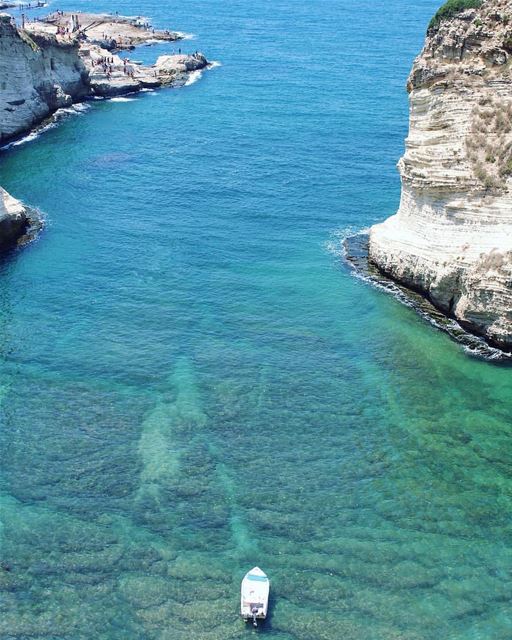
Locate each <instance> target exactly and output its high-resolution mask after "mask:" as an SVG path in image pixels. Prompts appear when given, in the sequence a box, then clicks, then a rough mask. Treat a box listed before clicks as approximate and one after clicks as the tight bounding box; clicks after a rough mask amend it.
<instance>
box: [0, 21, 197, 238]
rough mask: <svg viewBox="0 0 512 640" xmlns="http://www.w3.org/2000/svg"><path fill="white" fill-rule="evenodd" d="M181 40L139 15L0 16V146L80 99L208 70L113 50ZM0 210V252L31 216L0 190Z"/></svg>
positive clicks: (173, 81)
mask: <svg viewBox="0 0 512 640" xmlns="http://www.w3.org/2000/svg"><path fill="white" fill-rule="evenodd" d="M181 38H183V34H180V33H178V32H173V31H157V30H155V29H153V28H152V27H151V25H150V24H149V22H148V21H147V20H146V19H143V18H126V17H123V16H118V15H116V16H111V15H108V14H104V15H93V14H84V13H80V14H68V13H64V12H61V11H57V12H56V13H55V14H53V15H52V16H49V17H48V18H46V19H45V20H43V21H35V22H30V23H26V24H25V28H24V29H18V28H17V26H16V24H15V23H14V21H13V19H12V18H11V16H10V15H7V14H0V113H1V114H2V116H1V117H0V144H2V143H5V142H7V141H8V140H10V139H12V138H15V137H16V136H19V135H21V134H22V133H25V132H27V131H29V130H30V129H32V128H33V127H34V126H35V125H37V124H39V123H41V122H42V121H43V120H45V119H46V118H47V117H48V116H50V115H51V114H53V113H54V112H55V111H57V110H58V109H60V108H62V107H68V106H70V105H71V104H73V103H74V102H77V101H80V100H83V99H84V98H91V97H96V96H101V97H112V96H119V95H124V94H128V93H136V92H138V91H141V90H143V89H146V88H150V89H154V88H157V87H161V86H164V85H165V86H169V85H180V84H183V83H184V82H185V81H186V78H187V75H188V74H189V73H191V72H192V71H195V70H197V69H201V68H203V67H205V66H207V64H208V63H207V61H206V58H205V57H204V56H203V55H202V54H199V53H195V54H193V55H181V54H180V55H179V56H164V58H162V59H160V60H161V64H160V65H159V66H158V65H157V66H154V67H146V66H143V65H142V64H138V63H136V62H132V61H130V60H129V59H128V58H126V57H121V56H120V55H118V54H117V53H116V51H118V50H119V49H120V48H121V47H122V48H123V49H126V48H133V47H134V46H136V45H138V44H142V43H144V42H153V41H175V40H179V39H181ZM0 205H1V206H0V250H1V249H4V248H6V247H10V246H12V245H13V244H16V243H19V242H23V239H24V238H25V237H26V236H27V231H28V230H29V229H34V228H35V227H37V222H36V223H34V220H37V218H36V217H34V216H30V215H29V213H30V210H29V209H27V208H26V207H24V206H23V205H22V204H21V203H20V202H18V201H16V200H14V199H13V198H10V196H8V194H7V193H6V192H5V191H3V190H1V189H0Z"/></svg>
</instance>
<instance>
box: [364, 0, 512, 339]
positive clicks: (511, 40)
mask: <svg viewBox="0 0 512 640" xmlns="http://www.w3.org/2000/svg"><path fill="white" fill-rule="evenodd" d="M408 91H409V95H410V129H409V135H408V137H407V140H406V151H405V155H404V156H403V158H402V159H401V160H400V162H399V164H398V167H399V172H400V176H401V181H402V195H401V201H400V208H399V210H398V212H397V213H396V214H395V215H394V216H392V217H391V218H389V219H388V220H386V221H385V222H383V223H382V224H378V225H375V226H374V227H372V229H371V231H370V243H369V260H370V262H371V263H372V264H374V265H375V266H377V267H378V268H379V269H380V270H381V271H382V272H383V273H385V274H386V275H388V276H390V277H391V278H393V279H395V280H397V281H399V282H400V283H402V284H404V285H406V286H407V287H410V288H412V289H414V290H416V291H420V292H421V293H423V294H424V295H425V296H426V297H428V298H429V299H430V300H431V302H432V303H433V304H434V305H435V306H436V307H438V308H439V309H440V310H441V311H443V312H444V313H446V314H447V315H449V316H452V317H455V318H456V319H457V320H458V321H459V322H460V324H461V325H462V326H463V327H465V328H466V329H468V330H470V331H472V332H474V333H476V334H478V335H481V336H483V337H485V338H486V339H487V341H488V342H489V343H490V344H492V345H495V346H498V347H500V348H502V349H505V350H512V2H511V1H508V0H483V1H480V0H449V2H448V3H447V4H446V5H444V7H442V8H441V9H440V10H439V12H438V13H437V14H436V16H435V17H434V18H433V19H432V21H431V23H430V26H429V30H428V32H427V37H426V42H425V46H424V48H423V51H422V52H421V54H420V56H419V57H418V58H417V59H416V60H415V62H414V66H413V69H412V72H411V75H410V77H409V80H408Z"/></svg>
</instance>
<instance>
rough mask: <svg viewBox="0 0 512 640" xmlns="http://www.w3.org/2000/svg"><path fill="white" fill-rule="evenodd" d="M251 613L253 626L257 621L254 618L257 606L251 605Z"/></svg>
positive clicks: (256, 624)
mask: <svg viewBox="0 0 512 640" xmlns="http://www.w3.org/2000/svg"><path fill="white" fill-rule="evenodd" d="M251 613H252V624H253V626H254V627H257V626H258V621H257V620H256V616H257V614H258V607H253V608H252V609H251Z"/></svg>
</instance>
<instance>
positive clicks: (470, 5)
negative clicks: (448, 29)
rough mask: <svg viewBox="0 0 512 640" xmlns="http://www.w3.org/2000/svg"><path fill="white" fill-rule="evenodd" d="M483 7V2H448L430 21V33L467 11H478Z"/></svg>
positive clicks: (455, 0)
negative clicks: (443, 22) (444, 21)
mask: <svg viewBox="0 0 512 640" xmlns="http://www.w3.org/2000/svg"><path fill="white" fill-rule="evenodd" d="M481 6H482V0H448V2H446V3H445V4H444V5H443V6H442V7H441V8H440V9H439V10H438V12H437V13H436V14H435V16H434V17H433V18H432V20H431V21H430V24H429V25H428V28H429V31H430V30H431V29H435V28H436V27H438V26H439V25H440V24H441V22H442V21H443V20H449V19H450V18H453V17H454V16H456V15H457V14H458V13H461V12H462V11H466V9H478V8H479V7H481Z"/></svg>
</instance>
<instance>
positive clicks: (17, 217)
mask: <svg viewBox="0 0 512 640" xmlns="http://www.w3.org/2000/svg"><path fill="white" fill-rule="evenodd" d="M38 223H39V221H38V219H37V216H36V215H34V212H33V211H32V210H31V209H29V208H28V207H26V206H25V205H24V204H22V203H21V202H20V201H19V200H16V198H13V197H12V196H11V195H9V194H8V193H7V191H5V189H2V188H1V187H0V250H2V251H4V250H6V249H10V248H11V247H14V246H16V245H18V244H20V243H21V242H23V240H24V239H28V238H29V237H30V231H31V229H34V227H35V226H37V225H38Z"/></svg>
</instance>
